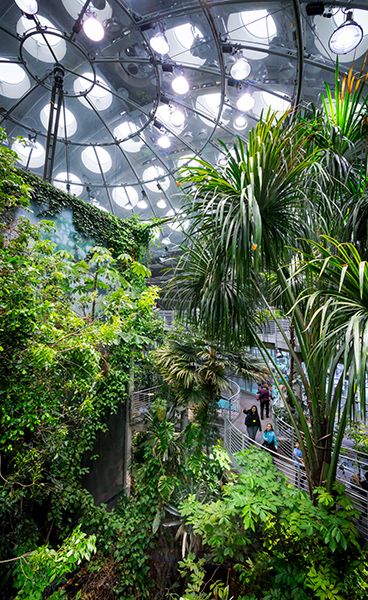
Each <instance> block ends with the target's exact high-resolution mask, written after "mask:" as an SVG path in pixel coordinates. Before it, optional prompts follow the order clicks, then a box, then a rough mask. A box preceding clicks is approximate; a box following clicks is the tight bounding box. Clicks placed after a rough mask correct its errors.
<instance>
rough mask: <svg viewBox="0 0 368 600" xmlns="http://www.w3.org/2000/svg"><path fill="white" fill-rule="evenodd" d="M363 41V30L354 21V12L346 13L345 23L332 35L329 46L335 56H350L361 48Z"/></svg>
mask: <svg viewBox="0 0 368 600" xmlns="http://www.w3.org/2000/svg"><path fill="white" fill-rule="evenodd" d="M362 39H363V29H362V28H361V26H360V25H358V23H356V22H355V21H353V11H352V10H349V11H347V13H346V20H345V23H343V24H342V25H340V27H338V28H337V29H335V31H334V32H333V34H332V35H331V37H330V39H329V41H328V45H329V48H330V50H331V52H333V53H334V54H348V53H349V52H352V51H353V50H355V48H356V47H357V46H359V44H360V42H361V41H362Z"/></svg>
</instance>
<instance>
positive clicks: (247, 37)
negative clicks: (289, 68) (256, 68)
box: [227, 9, 277, 60]
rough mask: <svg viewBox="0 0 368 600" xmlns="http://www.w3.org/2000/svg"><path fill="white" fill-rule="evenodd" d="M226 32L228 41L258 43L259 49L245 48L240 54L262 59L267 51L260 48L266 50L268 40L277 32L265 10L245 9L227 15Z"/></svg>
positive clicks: (248, 57)
mask: <svg viewBox="0 0 368 600" xmlns="http://www.w3.org/2000/svg"><path fill="white" fill-rule="evenodd" d="M227 34H228V39H229V42H243V43H249V44H254V45H257V44H259V47H260V49H259V51H258V50H249V49H247V50H243V52H242V54H243V55H244V58H246V59H251V60H262V59H263V58H266V57H267V53H266V52H264V51H263V52H262V50H267V48H268V47H269V44H270V41H271V40H272V38H273V37H275V35H276V34H277V28H276V24H275V21H274V19H273V17H272V15H270V14H269V13H268V11H267V10H265V9H260V10H247V11H242V12H235V13H233V14H231V15H229V18H228V21H227Z"/></svg>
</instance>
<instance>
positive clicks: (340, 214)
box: [172, 78, 368, 492]
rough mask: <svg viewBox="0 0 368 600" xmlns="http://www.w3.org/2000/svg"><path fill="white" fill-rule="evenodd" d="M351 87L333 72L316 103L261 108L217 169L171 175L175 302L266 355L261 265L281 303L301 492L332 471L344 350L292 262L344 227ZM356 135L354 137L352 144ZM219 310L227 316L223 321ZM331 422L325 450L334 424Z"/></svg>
mask: <svg viewBox="0 0 368 600" xmlns="http://www.w3.org/2000/svg"><path fill="white" fill-rule="evenodd" d="M344 82H345V83H344ZM327 89H328V88H327ZM361 89H362V88H361V87H360V85H358V86H357V84H356V85H355V86H354V85H353V84H352V81H351V78H350V80H348V78H345V79H343V81H342V84H341V86H340V83H339V82H338V81H337V87H336V89H335V96H334V98H333V96H332V93H331V92H330V90H329V89H328V92H327V93H326V97H325V99H324V101H323V103H322V109H321V110H319V111H316V110H315V111H314V112H313V111H312V112H309V113H303V114H301V115H297V116H295V114H294V115H290V114H288V113H286V114H285V115H283V116H282V117H281V118H280V119H278V118H277V117H276V115H275V114H274V113H271V112H268V113H267V114H266V115H265V116H264V117H263V118H261V120H260V121H259V123H258V124H257V125H256V127H255V128H254V129H253V130H252V131H250V132H249V137H248V142H247V144H246V145H245V146H244V144H243V143H242V141H241V140H238V142H237V143H236V144H234V153H233V155H229V157H228V160H227V163H226V165H225V166H224V167H214V166H212V165H210V164H209V163H207V162H205V161H200V164H199V166H196V167H186V172H185V174H183V177H182V179H181V182H180V183H181V186H182V187H183V188H184V189H185V190H188V193H189V195H188V200H187V203H186V206H185V214H186V218H188V217H190V219H191V226H190V229H189V232H188V237H187V244H186V247H185V248H184V253H183V257H182V259H181V261H180V262H179V265H178V269H177V273H176V277H174V280H173V282H172V286H175V285H180V296H179V294H178V297H177V305H178V308H179V312H180V314H181V316H182V317H183V318H185V319H189V320H194V321H195V322H196V323H197V324H198V325H199V326H200V327H201V329H202V331H203V332H204V334H205V335H206V334H210V336H211V338H212V339H214V340H215V341H216V343H217V344H222V345H225V346H226V347H234V345H236V344H239V343H244V340H249V339H251V338H253V339H254V340H255V343H256V344H257V345H258V347H259V348H260V350H261V353H262V355H263V356H264V358H265V359H267V360H268V361H271V362H272V359H271V357H270V355H269V353H268V352H267V349H266V348H265V347H264V346H263V344H262V342H261V340H260V338H259V336H258V333H257V327H256V324H255V323H254V322H253V321H252V319H250V318H249V315H250V314H251V313H252V309H254V307H255V306H257V305H258V307H260V306H262V305H263V306H264V307H266V308H267V309H269V310H270V311H271V312H272V307H271V306H270V296H269V295H268V293H267V286H265V285H264V282H265V279H266V280H267V279H268V280H270V279H272V277H269V276H267V275H266V277H265V273H269V274H271V273H273V277H274V278H275V280H276V282H277V286H276V287H277V289H278V297H277V301H276V302H277V304H278V305H279V306H280V307H282V308H283V310H284V313H288V312H289V313H290V315H291V319H292V325H293V329H294V331H295V337H296V340H297V344H298V347H299V350H298V352H296V351H295V348H294V347H293V344H292V343H290V341H289V340H288V339H287V338H285V341H286V343H287V344H288V346H289V351H290V354H291V356H292V359H293V361H294V367H295V370H296V372H297V373H298V376H299V378H300V379H301V381H302V384H303V390H304V394H305V397H306V401H307V406H308V413H307V414H305V413H304V412H303V409H302V407H301V401H300V400H301V399H300V398H298V397H297V394H296V392H295V391H294V389H293V387H292V385H291V384H289V382H287V381H285V380H284V381H283V383H284V384H285V385H286V387H287V392H288V398H289V402H290V403H291V405H292V407H293V408H294V410H295V413H296V416H294V414H293V413H292V411H290V418H291V419H292V421H293V424H294V427H295V430H296V432H297V435H298V436H299V441H300V443H301V445H302V447H303V449H304V457H305V464H306V469H307V475H308V479H309V485H310V489H311V492H312V490H313V489H314V488H315V487H316V486H319V485H327V487H328V488H329V489H331V486H332V483H333V480H334V478H335V472H336V460H335V458H334V460H332V461H331V455H332V445H333V430H334V426H335V421H336V415H337V412H338V407H339V406H341V403H342V395H341V390H342V385H343V378H342V377H340V378H339V380H338V384H337V385H336V386H334V383H333V375H334V374H335V373H337V370H338V365H339V363H340V361H341V360H342V359H343V357H344V352H342V350H341V347H340V345H339V344H338V345H337V346H335V347H334V345H333V343H332V342H331V344H330V345H329V346H328V352H327V346H325V345H324V346H321V345H319V339H320V334H321V325H322V320H323V315H324V313H323V310H324V308H323V307H324V303H325V296H324V295H323V294H320V295H319V296H318V297H315V299H314V302H313V303H311V302H310V300H309V299H308V297H307V296H306V295H301V294H300V291H301V289H302V288H303V286H304V287H305V286H306V287H307V288H308V290H310V289H312V288H313V286H317V284H318V280H319V277H318V276H317V274H316V273H315V272H313V270H311V269H309V270H308V269H305V268H303V269H301V268H300V266H301V264H302V263H303V261H304V256H305V254H306V253H308V251H309V252H310V251H311V248H312V251H313V242H310V241H309V240H318V239H319V238H320V236H321V234H323V233H332V234H333V233H336V232H340V231H342V230H343V229H344V228H346V223H347V217H348V215H347V214H346V212H344V203H345V200H346V199H347V198H348V197H350V196H351V193H352V191H353V193H354V194H355V195H356V194H359V193H360V194H361V188H360V186H361V180H362V160H363V162H364V158H366V157H367V134H368V132H367V127H366V125H365V120H366V110H365V111H364V110H362V109H361V107H360V104H359V101H360V99H361ZM363 105H364V106H365V108H366V106H367V105H366V103H363ZM346 120H348V121H349V126H346V127H345V124H346V123H345V122H346ZM359 135H364V136H365V143H364V144H362V143H361V142H360V138H359ZM362 153H365V154H364V155H362ZM336 165H339V167H338V168H337V167H336ZM193 186H195V189H196V191H195V193H194V196H192V195H190V190H192V189H193ZM335 213H336V214H337V217H336V218H333V219H332V218H331V215H334V214H335ZM326 243H328V244H330V243H332V242H330V241H327V242H326ZM204 284H205V285H206V288H205V289H203V287H201V286H203V285H204ZM314 289H317V288H316V287H314ZM248 298H249V299H250V302H249V304H248V309H247V308H246V306H247V299H248ZM274 298H275V296H273V304H274V302H275V300H274ZM249 306H251V309H249ZM311 311H313V314H311ZM227 318H229V323H234V324H235V325H236V326H235V327H228V326H227V322H226V321H225V320H224V319H227ZM326 336H327V333H326ZM332 337H333V336H332ZM347 356H351V353H350V354H349V352H348V354H347ZM345 358H346V357H345ZM346 360H347V359H346ZM274 367H275V368H276V369H277V365H275V364H274ZM280 377H282V374H281V373H280ZM351 390H352V391H351V393H353V388H351ZM351 401H352V400H351V399H349V402H351ZM345 406H347V405H346V404H345ZM287 408H288V407H287ZM289 408H290V407H289ZM346 410H347V409H346ZM345 412H346V411H345ZM341 423H342V425H341V430H340V433H339V435H338V438H337V440H336V442H335V445H334V452H335V454H336V452H338V448H339V445H341V441H342V437H341V436H342V434H343V431H344V427H345V425H344V420H342V421H341ZM300 432H302V433H300ZM334 457H335V455H334Z"/></svg>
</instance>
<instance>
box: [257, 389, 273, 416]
mask: <svg viewBox="0 0 368 600" xmlns="http://www.w3.org/2000/svg"><path fill="white" fill-rule="evenodd" d="M256 398H257V400H259V401H260V405H261V419H262V420H263V419H264V418H265V417H264V413H265V412H266V419H269V418H270V403H271V393H270V390H269V387H268V384H267V383H265V384H264V385H263V386H262V387H261V389H260V391H259V394H257V396H256Z"/></svg>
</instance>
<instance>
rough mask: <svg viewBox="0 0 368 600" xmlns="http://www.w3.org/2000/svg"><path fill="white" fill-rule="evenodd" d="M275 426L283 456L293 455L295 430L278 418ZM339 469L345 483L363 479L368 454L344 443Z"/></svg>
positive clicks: (366, 467)
mask: <svg viewBox="0 0 368 600" xmlns="http://www.w3.org/2000/svg"><path fill="white" fill-rule="evenodd" d="M274 424H275V427H276V429H277V432H278V436H277V439H278V441H279V447H280V449H281V450H282V452H283V454H286V455H291V452H292V449H293V448H294V445H295V442H296V435H295V432H294V428H293V427H292V426H291V425H289V423H287V422H286V421H284V420H283V419H280V417H276V416H275V417H274ZM337 468H338V476H339V478H340V479H341V481H344V483H346V482H351V478H353V481H354V477H355V478H356V477H358V478H359V479H363V478H364V473H365V472H366V471H368V454H366V453H364V452H359V450H355V449H354V448H351V447H350V446H348V445H346V443H344V444H343V446H342V448H341V451H340V456H339V462H338V467H337Z"/></svg>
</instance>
